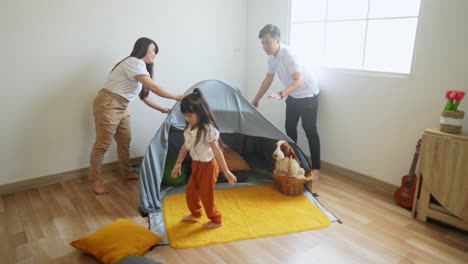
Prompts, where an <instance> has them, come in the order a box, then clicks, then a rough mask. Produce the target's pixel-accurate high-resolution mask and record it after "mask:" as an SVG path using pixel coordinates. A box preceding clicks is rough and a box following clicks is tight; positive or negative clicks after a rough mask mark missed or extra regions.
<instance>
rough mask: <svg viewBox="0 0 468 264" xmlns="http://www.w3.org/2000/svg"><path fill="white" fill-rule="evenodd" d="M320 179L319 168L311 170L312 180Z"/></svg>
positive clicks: (317, 180)
mask: <svg viewBox="0 0 468 264" xmlns="http://www.w3.org/2000/svg"><path fill="white" fill-rule="evenodd" d="M319 181H320V170H312V182H313V183H315V182H319Z"/></svg>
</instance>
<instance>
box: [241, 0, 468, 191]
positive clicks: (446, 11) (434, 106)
mask: <svg viewBox="0 0 468 264" xmlns="http://www.w3.org/2000/svg"><path fill="white" fill-rule="evenodd" d="M288 5H289V1H283V0H251V1H248V19H249V24H248V30H247V33H248V34H249V35H248V37H247V54H248V57H249V61H248V69H249V70H248V74H247V87H248V89H249V91H248V92H247V93H248V94H249V96H250V98H252V97H253V96H254V94H255V92H256V90H257V89H258V86H259V85H260V82H261V80H262V79H263V77H264V75H265V69H266V55H265V54H264V52H263V50H262V48H261V46H260V42H259V40H258V39H257V35H258V31H259V30H260V29H261V27H263V26H264V25H265V24H268V23H273V24H276V25H277V26H278V27H279V28H280V29H281V30H282V35H283V36H286V37H285V39H286V42H287V36H288V34H289V32H288V30H289V22H288V21H289V18H288V16H289V15H288ZM467 10H468V1H466V0H446V1H440V0H424V1H422V4H421V13H420V20H419V26H418V31H417V36H416V44H415V49H414V60H413V72H412V75H411V76H410V77H408V78H398V77H385V76H376V75H369V74H355V73H350V72H343V71H337V70H327V69H319V70H317V75H318V78H319V82H320V84H321V89H322V92H321V98H320V106H319V120H318V125H319V134H320V137H321V144H322V160H324V161H326V162H329V163H332V164H334V165H337V166H340V167H344V168H347V169H350V170H353V171H356V172H359V173H362V174H365V175H368V176H371V177H374V178H377V179H380V180H382V181H385V182H388V183H392V184H395V185H397V184H399V182H400V179H401V176H403V175H404V174H406V173H408V171H409V168H410V164H411V161H412V157H413V154H414V151H415V145H416V142H417V140H418V139H419V138H420V137H421V133H422V132H423V130H424V129H425V128H429V127H438V126H439V117H440V112H441V111H442V109H443V107H444V105H445V99H444V96H445V92H446V90H451V89H453V90H464V91H465V92H467V90H468V49H467V47H468V28H467V27H466V25H467V24H468V23H467V22H468V19H467V17H466V14H465V13H466V11H467ZM279 87H281V86H280V85H279V84H278V83H276V84H275V87H273V88H272V89H278V88H279ZM459 108H460V110H464V111H465V112H466V111H468V99H464V100H463V101H462V103H461V105H460V107H459ZM260 111H262V112H263V113H265V114H266V115H267V116H268V117H269V118H270V119H271V120H272V121H273V122H274V123H275V124H277V125H278V127H280V128H283V127H284V125H283V123H284V104H282V103H278V102H272V101H270V100H266V99H264V100H263V101H262V102H261V104H260ZM463 126H464V130H465V131H466V130H467V129H468V118H465V119H464V124H463ZM301 130H302V129H301V128H300V129H299V131H301ZM299 139H300V140H299V144H300V146H301V148H302V149H303V150H304V151H306V152H307V153H309V151H308V147H307V143H306V140H305V135H304V133H303V132H302V131H301V133H300V134H299Z"/></svg>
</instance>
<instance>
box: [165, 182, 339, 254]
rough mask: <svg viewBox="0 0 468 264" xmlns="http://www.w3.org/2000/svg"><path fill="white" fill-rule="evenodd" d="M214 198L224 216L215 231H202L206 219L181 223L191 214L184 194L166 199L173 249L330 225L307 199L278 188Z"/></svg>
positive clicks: (221, 192) (238, 191)
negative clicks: (221, 224) (182, 219)
mask: <svg viewBox="0 0 468 264" xmlns="http://www.w3.org/2000/svg"><path fill="white" fill-rule="evenodd" d="M215 195H216V198H215V199H216V204H217V206H218V209H219V210H220V211H221V214H222V216H223V226H222V227H220V228H216V229H206V228H203V226H202V224H203V223H204V222H206V221H208V219H207V218H206V216H205V215H204V216H203V217H202V218H201V219H200V220H198V221H196V222H182V221H180V219H181V218H182V216H183V215H186V214H189V211H188V209H187V205H186V202H185V194H184V193H182V194H172V195H168V196H165V197H164V199H163V208H164V210H163V214H164V221H165V226H166V232H167V237H168V240H169V244H170V245H171V246H172V247H174V248H191V247H199V246H206V245H212V244H217V243H226V242H231V241H237V240H243V239H252V238H258V237H266V236H273V235H280V234H287V233H293V232H301V231H306V230H311V229H318V228H323V227H327V226H328V225H330V220H329V218H328V217H327V216H326V215H324V214H323V213H322V211H320V209H319V208H317V207H316V206H315V205H314V204H313V203H312V202H311V201H310V200H309V199H308V198H307V197H306V196H305V195H299V196H286V195H284V194H281V193H280V192H279V190H278V186H277V185H276V184H265V185H255V186H245V187H237V188H228V189H218V190H216V191H215ZM203 213H204V212H203Z"/></svg>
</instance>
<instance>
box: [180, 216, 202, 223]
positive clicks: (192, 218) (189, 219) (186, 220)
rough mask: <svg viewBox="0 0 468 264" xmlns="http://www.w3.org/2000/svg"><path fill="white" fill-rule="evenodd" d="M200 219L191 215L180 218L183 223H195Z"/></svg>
mask: <svg viewBox="0 0 468 264" xmlns="http://www.w3.org/2000/svg"><path fill="white" fill-rule="evenodd" d="M198 219H200V217H196V216H193V215H191V214H189V215H184V217H182V220H181V221H183V222H191V221H196V220H198Z"/></svg>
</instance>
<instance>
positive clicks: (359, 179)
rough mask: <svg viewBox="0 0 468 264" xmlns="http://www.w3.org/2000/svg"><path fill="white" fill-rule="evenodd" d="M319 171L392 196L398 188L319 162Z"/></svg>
mask: <svg viewBox="0 0 468 264" xmlns="http://www.w3.org/2000/svg"><path fill="white" fill-rule="evenodd" d="M321 169H322V171H324V172H331V173H333V174H336V175H338V176H343V177H346V178H349V179H352V180H354V181H357V182H360V183H362V184H365V185H367V186H372V187H374V188H376V189H379V190H382V191H384V192H386V193H389V194H392V195H393V193H394V192H395V190H396V189H398V186H396V185H393V184H390V183H388V182H384V181H381V180H378V179H376V178H373V177H370V176H367V175H364V174H362V173H359V172H355V171H352V170H349V169H345V168H343V167H340V166H336V165H333V164H331V163H328V162H325V161H321Z"/></svg>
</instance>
